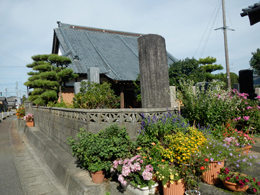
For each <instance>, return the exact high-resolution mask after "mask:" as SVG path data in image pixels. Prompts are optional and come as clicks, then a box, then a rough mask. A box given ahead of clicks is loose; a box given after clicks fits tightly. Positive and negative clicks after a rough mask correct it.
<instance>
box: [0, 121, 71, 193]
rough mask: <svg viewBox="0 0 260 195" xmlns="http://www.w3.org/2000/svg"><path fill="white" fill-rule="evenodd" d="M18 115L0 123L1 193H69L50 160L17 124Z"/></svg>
mask: <svg viewBox="0 0 260 195" xmlns="http://www.w3.org/2000/svg"><path fill="white" fill-rule="evenodd" d="M16 118H17V117H16V116H10V117H7V118H6V119H5V120H2V122H1V123H0V194H1V195H67V194H68V193H67V191H66V190H65V189H64V188H63V186H62V185H61V184H60V182H59V181H58V180H57V179H56V177H55V176H54V174H53V173H52V172H51V170H50V169H49V167H48V166H47V164H46V163H45V162H44V161H43V160H42V159H41V158H40V157H39V156H38V155H37V153H36V152H35V149H34V148H33V146H32V145H31V144H30V143H29V142H28V140H27V138H26V136H25V135H24V134H23V132H22V130H23V129H19V130H18V129H17V128H16V120H17V119H16Z"/></svg>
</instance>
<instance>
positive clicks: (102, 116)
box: [25, 101, 178, 153]
mask: <svg viewBox="0 0 260 195" xmlns="http://www.w3.org/2000/svg"><path fill="white" fill-rule="evenodd" d="M25 110H26V113H33V115H34V121H35V126H36V127H37V128H38V129H40V130H41V131H42V132H43V133H44V134H45V135H47V136H48V137H49V138H51V139H52V140H53V141H55V142H56V143H57V144H59V146H61V147H62V148H63V149H64V150H66V151H67V152H69V153H71V149H70V148H69V146H68V144H67V138H68V137H76V135H77V133H78V132H79V129H80V128H84V129H85V130H86V131H87V132H92V133H98V132H99V131H101V130H104V129H105V128H106V127H108V126H110V125H111V124H112V123H118V124H119V125H120V126H124V127H126V130H127V132H128V133H129V135H130V137H131V139H132V140H134V139H135V138H136V136H137V135H138V134H139V132H140V130H141V119H142V116H141V114H142V113H143V115H144V116H146V117H148V116H150V117H151V118H152V117H153V116H160V115H162V114H164V113H167V112H174V113H175V114H178V110H176V109H175V108H169V109H166V108H149V109H148V108H147V109H144V108H135V109H128V108H127V109H69V108H57V107H42V106H39V107H38V106H32V104H31V102H30V101H26V102H25Z"/></svg>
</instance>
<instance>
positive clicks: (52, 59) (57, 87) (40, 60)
mask: <svg viewBox="0 0 260 195" xmlns="http://www.w3.org/2000/svg"><path fill="white" fill-rule="evenodd" d="M32 59H33V61H34V62H33V63H31V64H28V65H26V66H27V67H28V68H32V69H33V70H34V71H31V72H28V73H27V74H28V75H30V77H29V78H28V81H27V82H25V83H24V85H26V86H28V87H29V88H33V89H34V90H33V91H32V92H31V93H30V96H29V100H31V101H33V103H34V104H36V105H46V104H47V103H48V102H49V101H51V102H52V101H57V99H58V95H57V93H58V91H60V93H61V86H62V85H63V86H65V83H66V82H68V81H69V80H71V79H73V78H76V77H77V76H78V75H77V74H74V73H73V71H72V70H71V69H66V68H65V67H66V66H67V65H68V64H69V63H71V61H70V59H69V58H66V57H63V56H58V55H56V54H50V55H35V56H32ZM64 66H65V67H64ZM60 96H61V94H60Z"/></svg>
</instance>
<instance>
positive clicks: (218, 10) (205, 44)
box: [200, 1, 221, 58]
mask: <svg viewBox="0 0 260 195" xmlns="http://www.w3.org/2000/svg"><path fill="white" fill-rule="evenodd" d="M219 2H221V1H219ZM220 10H221V3H219V6H218V8H217V10H216V13H215V18H214V21H213V22H212V25H211V29H214V25H215V23H216V20H217V18H218V17H217V16H218V13H219V12H220ZM212 32H213V30H209V32H208V36H207V39H206V41H205V43H204V46H203V48H202V51H201V53H200V58H201V57H202V55H203V53H204V51H205V49H206V46H207V43H208V41H209V38H210V35H211V33H212Z"/></svg>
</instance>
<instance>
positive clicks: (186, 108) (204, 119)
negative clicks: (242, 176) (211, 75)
mask: <svg viewBox="0 0 260 195" xmlns="http://www.w3.org/2000/svg"><path fill="white" fill-rule="evenodd" d="M193 84H194V83H193V82H192V81H187V82H186V81H184V80H182V81H181V85H180V89H179V90H178V93H177V97H178V99H180V100H181V101H182V103H183V108H182V115H183V116H184V117H186V118H187V119H188V120H189V122H190V123H195V124H200V125H202V126H208V125H210V126H211V128H212V129H215V130H216V131H215V132H214V134H215V135H216V133H217V132H218V131H222V130H223V127H222V125H223V124H226V122H227V120H228V119H231V120H236V123H237V124H236V125H237V127H238V126H240V127H238V128H239V129H244V130H245V131H246V130H248V129H249V128H251V129H259V128H260V112H259V109H260V107H259V106H258V101H253V100H249V99H247V96H248V94H245V93H239V92H238V91H237V90H236V89H231V90H221V86H223V85H222V84H223V83H219V82H216V83H215V82H212V83H211V85H210V86H209V87H208V89H207V90H205V88H204V87H202V88H201V90H200V89H199V88H196V92H195V93H194V92H193V88H192V86H193ZM218 133H219V132H218Z"/></svg>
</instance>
